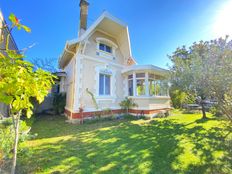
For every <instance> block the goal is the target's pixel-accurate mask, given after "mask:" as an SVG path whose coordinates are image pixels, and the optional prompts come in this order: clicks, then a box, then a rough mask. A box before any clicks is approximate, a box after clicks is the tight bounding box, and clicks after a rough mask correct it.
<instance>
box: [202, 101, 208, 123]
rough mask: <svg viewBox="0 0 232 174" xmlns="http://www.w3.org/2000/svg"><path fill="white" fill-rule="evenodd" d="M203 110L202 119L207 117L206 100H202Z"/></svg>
mask: <svg viewBox="0 0 232 174" xmlns="http://www.w3.org/2000/svg"><path fill="white" fill-rule="evenodd" d="M201 111H202V119H206V118H207V117H206V111H205V104H204V101H202V102H201Z"/></svg>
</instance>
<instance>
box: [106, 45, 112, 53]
mask: <svg viewBox="0 0 232 174" xmlns="http://www.w3.org/2000/svg"><path fill="white" fill-rule="evenodd" d="M105 51H106V52H108V53H111V52H112V49H111V47H109V46H107V45H106V50H105Z"/></svg>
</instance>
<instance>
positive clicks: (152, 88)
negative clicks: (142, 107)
mask: <svg viewBox="0 0 232 174" xmlns="http://www.w3.org/2000/svg"><path fill="white" fill-rule="evenodd" d="M149 95H150V96H153V95H155V81H154V80H149Z"/></svg>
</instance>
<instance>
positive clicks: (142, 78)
mask: <svg viewBox="0 0 232 174" xmlns="http://www.w3.org/2000/svg"><path fill="white" fill-rule="evenodd" d="M137 74H144V77H136V75H137ZM137 80H144V88H145V89H144V94H143V95H138V92H137ZM135 92H136V93H135V94H134V95H135V96H138V97H143V96H146V72H136V73H135Z"/></svg>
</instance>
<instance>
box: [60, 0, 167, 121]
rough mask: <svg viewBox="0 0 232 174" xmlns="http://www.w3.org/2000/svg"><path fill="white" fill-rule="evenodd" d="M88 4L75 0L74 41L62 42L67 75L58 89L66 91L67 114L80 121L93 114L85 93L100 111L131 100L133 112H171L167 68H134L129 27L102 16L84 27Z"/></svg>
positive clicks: (149, 113)
mask: <svg viewBox="0 0 232 174" xmlns="http://www.w3.org/2000/svg"><path fill="white" fill-rule="evenodd" d="M88 5H89V4H88V2H87V1H86V0H81V1H80V8H81V10H80V29H79V38H78V39H74V40H71V41H67V43H66V45H65V48H64V50H63V53H62V55H61V57H60V59H59V65H60V68H61V69H63V71H64V72H65V73H66V77H65V78H64V80H63V82H62V83H63V84H62V86H63V90H65V91H66V93H67V94H66V95H67V99H66V108H65V109H66V115H67V116H68V118H69V119H80V118H81V114H80V112H79V109H80V107H83V109H84V111H83V115H84V117H89V116H93V115H94V113H95V112H96V108H95V105H94V102H93V101H92V98H91V96H90V95H89V94H88V93H87V92H86V89H88V90H89V91H90V92H92V93H93V94H94V96H95V98H96V101H97V103H98V105H99V107H100V109H111V110H112V111H113V113H120V112H121V108H120V106H119V103H120V102H121V101H122V100H124V99H125V97H127V96H128V97H130V98H133V99H134V101H135V102H136V103H137V104H138V107H137V108H133V109H131V110H130V113H132V114H140V113H141V114H144V115H146V116H154V115H155V114H157V113H158V112H161V111H166V110H168V109H170V97H169V94H168V85H167V83H166V81H165V75H166V74H167V70H165V69H162V68H159V67H156V66H154V65H137V63H136V61H135V60H134V58H133V57H132V53H131V46H130V36H129V30H128V26H127V25H126V24H125V23H123V22H122V21H120V20H119V19H117V18H115V17H114V16H112V15H110V14H109V13H108V12H104V13H103V14H102V15H101V16H100V17H99V18H98V19H97V20H96V21H95V22H94V23H93V24H92V25H91V26H90V27H89V28H87V15H88Z"/></svg>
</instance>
